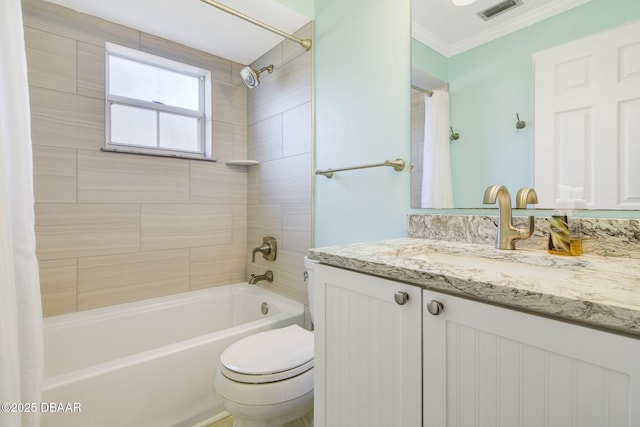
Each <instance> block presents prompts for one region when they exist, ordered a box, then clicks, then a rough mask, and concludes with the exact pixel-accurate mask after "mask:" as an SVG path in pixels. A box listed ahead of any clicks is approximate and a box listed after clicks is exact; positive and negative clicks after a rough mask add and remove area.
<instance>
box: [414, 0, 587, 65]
mask: <svg viewBox="0 0 640 427" xmlns="http://www.w3.org/2000/svg"><path fill="white" fill-rule="evenodd" d="M501 1H502V0H477V1H476V2H475V3H473V4H471V5H468V6H455V5H454V4H453V3H452V2H451V1H450V0H412V6H411V9H412V10H411V17H412V27H411V32H412V35H413V37H414V38H415V39H417V40H419V41H420V42H422V43H423V44H425V45H427V46H429V47H431V48H432V49H434V50H436V51H437V52H439V53H441V54H443V55H444V56H447V57H449V56H453V55H456V54H458V53H461V52H464V51H465V50H468V49H471V48H474V47H476V46H479V45H481V44H483V43H486V42H488V41H491V40H494V39H497V38H499V37H502V36H504V35H506V34H509V33H511V32H513V31H517V30H519V29H521V28H524V27H526V26H528V25H532V24H535V23H536V22H540V21H542V20H543V19H546V18H549V17H551V16H553V15H557V14H558V13H561V12H564V11H566V10H569V9H571V8H573V7H576V6H579V5H581V4H584V3H587V2H589V1H591V0H522V4H521V5H520V6H517V7H514V8H513V9H510V10H508V11H507V12H504V13H503V14H501V15H497V16H495V17H494V18H493V19H490V20H488V21H484V20H483V19H482V18H480V17H479V16H478V15H477V14H478V12H481V11H483V10H485V9H487V8H489V7H491V6H494V5H496V4H498V3H501Z"/></svg>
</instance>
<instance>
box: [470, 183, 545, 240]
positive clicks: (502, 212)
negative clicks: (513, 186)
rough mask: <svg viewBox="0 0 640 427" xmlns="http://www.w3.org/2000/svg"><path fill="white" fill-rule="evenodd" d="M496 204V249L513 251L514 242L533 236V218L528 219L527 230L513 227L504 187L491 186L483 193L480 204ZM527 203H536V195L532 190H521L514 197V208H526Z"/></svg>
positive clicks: (509, 201) (509, 203)
mask: <svg viewBox="0 0 640 427" xmlns="http://www.w3.org/2000/svg"><path fill="white" fill-rule="evenodd" d="M496 200H497V202H498V236H497V238H496V248H498V249H509V250H513V249H515V248H516V242H515V241H516V240H518V239H528V238H529V237H531V234H533V229H534V217H533V216H530V217H529V228H528V229H522V228H517V227H514V226H513V222H512V220H513V218H512V215H511V214H512V212H511V196H510V195H509V190H507V187H505V186H504V185H492V186H490V187H488V188H487V189H486V190H485V192H484V199H483V201H482V203H485V204H493V203H496ZM529 203H532V204H534V203H538V195H537V194H536V192H535V190H534V189H533V188H522V189H520V190H519V191H518V194H517V196H516V207H517V208H519V209H521V208H526V207H527V204H529Z"/></svg>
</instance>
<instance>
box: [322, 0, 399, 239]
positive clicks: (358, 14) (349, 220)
mask: <svg viewBox="0 0 640 427" xmlns="http://www.w3.org/2000/svg"><path fill="white" fill-rule="evenodd" d="M410 39H411V35H410V1H409V0H377V1H375V2H371V1H367V0H315V47H314V49H315V51H314V53H315V66H314V70H315V76H314V78H315V91H314V97H315V129H316V132H315V133H316V140H315V149H316V151H315V165H314V168H315V169H327V168H338V167H343V166H351V165H360V164H367V163H378V162H382V161H384V160H386V159H395V158H397V157H401V158H403V159H405V160H406V161H407V162H408V161H409V152H410V148H409V127H410V91H409V87H410V70H409V68H410V66H409V64H410V61H411V56H410ZM408 207H409V168H408V167H407V168H406V169H405V170H404V171H403V172H395V171H394V170H393V169H391V168H386V167H385V168H373V169H362V170H357V171H349V172H341V173H336V174H335V175H334V177H333V178H332V179H327V178H325V177H323V176H316V177H315V194H314V239H315V245H316V246H325V245H332V244H342V243H350V242H357V241H371V240H377V239H384V238H395V237H402V236H406V224H407V211H408Z"/></svg>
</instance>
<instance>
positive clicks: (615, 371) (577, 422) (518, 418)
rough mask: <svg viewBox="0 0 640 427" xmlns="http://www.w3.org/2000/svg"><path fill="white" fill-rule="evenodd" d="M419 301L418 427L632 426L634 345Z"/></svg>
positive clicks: (552, 324) (480, 308) (532, 319)
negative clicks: (433, 310)
mask: <svg viewBox="0 0 640 427" xmlns="http://www.w3.org/2000/svg"><path fill="white" fill-rule="evenodd" d="M423 300H424V304H425V306H424V324H423V331H424V340H423V342H424V346H423V352H424V415H423V419H424V426H425V427H449V426H451V427H453V426H462V427H467V426H474V427H496V426H508V427H518V426H531V427H543V426H548V427H569V426H579V427H604V426H610V427H637V426H640V340H639V339H633V338H628V337H623V336H620V335H615V334H610V333H606V332H602V331H598V330H594V329H590V328H586V327H582V326H576V325H572V324H568V323H564V322H560V321H555V320H551V319H547V318H543V317H538V316H534V315H529V314H524V313H520V312H516V311H512V310H508V309H503V308H500V307H496V306H492V305H488V304H483V303H478V302H473V301H469V300H465V299H462V298H457V297H453V296H450V295H443V294H438V293H435V292H430V291H424V293H423ZM431 300H437V301H440V302H441V303H442V305H443V307H444V310H443V311H442V312H441V314H439V315H435V316H434V315H431V314H429V312H428V311H427V303H428V301H431Z"/></svg>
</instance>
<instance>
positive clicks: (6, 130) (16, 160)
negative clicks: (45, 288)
mask: <svg viewBox="0 0 640 427" xmlns="http://www.w3.org/2000/svg"><path fill="white" fill-rule="evenodd" d="M33 203H34V199H33V164H32V155H31V130H30V117H29V93H28V83H27V62H26V53H25V46H24V31H23V27H22V7H21V3H20V0H2V1H0V404H2V405H3V406H2V409H1V410H0V425H1V426H3V427H14V426H16V427H17V426H21V427H23V426H24V427H26V426H29V427H32V426H33V427H35V426H38V425H39V424H40V414H39V409H40V401H41V399H42V398H41V394H42V392H41V389H42V373H43V353H42V308H41V303H40V283H39V279H38V263H37V259H36V254H35V231H34V222H35V221H34V209H33ZM19 403H20V404H25V403H26V404H31V403H33V404H35V405H36V406H35V407H30V408H29V409H37V410H36V412H35V413H33V412H25V408H24V406H20V405H18V404H19ZM12 404H15V405H12ZM7 405H9V406H7Z"/></svg>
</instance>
